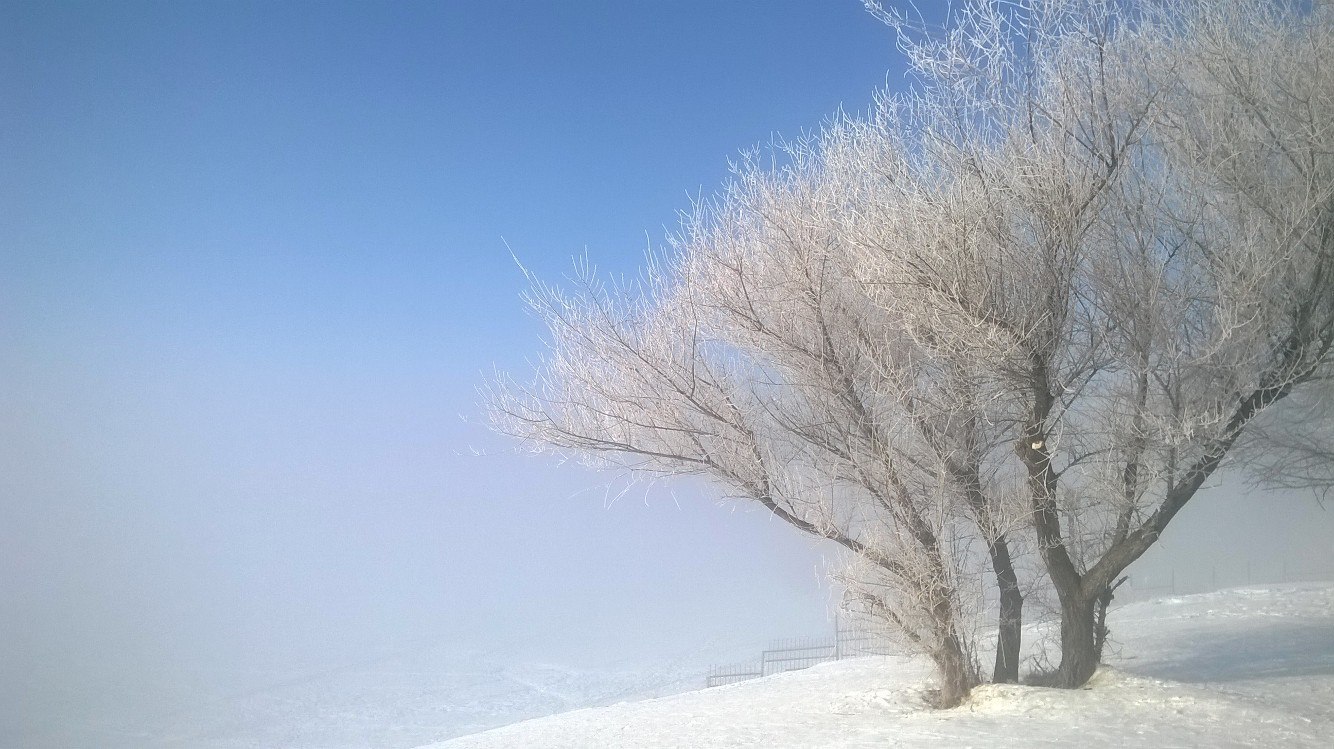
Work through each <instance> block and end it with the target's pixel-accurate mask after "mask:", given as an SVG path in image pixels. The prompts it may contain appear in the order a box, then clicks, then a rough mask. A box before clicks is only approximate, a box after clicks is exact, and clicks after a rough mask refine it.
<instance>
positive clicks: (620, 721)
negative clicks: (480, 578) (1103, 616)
mask: <svg viewBox="0 0 1334 749" xmlns="http://www.w3.org/2000/svg"><path fill="white" fill-rule="evenodd" d="M1109 626H1110V627H1111V628H1112V639H1113V640H1114V641H1115V644H1112V645H1111V646H1110V648H1109V652H1108V654H1107V658H1106V660H1107V661H1108V665H1107V666H1105V667H1104V668H1102V669H1101V670H1100V671H1099V672H1098V673H1097V674H1096V675H1095V677H1094V679H1093V681H1092V682H1091V683H1090V684H1089V685H1088V686H1087V687H1086V688H1084V689H1080V690H1055V689H1043V688H1036V687H1021V686H993V685H988V686H983V687H981V688H979V689H978V690H976V692H975V693H974V696H973V698H972V699H971V700H970V701H969V702H968V703H966V704H965V705H963V706H961V707H959V708H956V709H954V710H948V711H939V710H932V709H929V708H928V707H926V706H925V704H924V687H923V679H924V678H925V674H926V673H927V669H926V668H925V666H924V664H922V663H920V662H912V661H906V660H905V659H896V658H883V657H882V658H858V659H854V660H846V661H839V662H832V663H824V664H821V665H818V666H815V667H813V668H810V669H807V670H804V671H795V672H789V673H784V674H778V675H775V676H770V677H767V678H764V679H756V680H753V681H748V682H743V683H739V684H731V685H727V686H721V687H715V688H713V689H706V690H699V691H693V692H687V693H684V694H677V695H674V696H669V697H662V698H657V699H650V700H646V701H641V702H626V703H621V704H617V705H611V706H606V707H596V708H588V709H583V710H576V711H573V712H568V713H563V714H559V715H552V716H549V717H546V718H538V719H534V720H528V721H525V722H522V723H516V724H514V725H510V726H505V727H503V728H497V729H494V730H491V731H487V732H485V733H479V734H474V735H471V736H463V737H460V738H456V739H453V740H450V741H445V742H443V743H438V744H433V745H431V749H499V748H501V747H532V748H533V749H539V748H551V749H555V748H557V747H569V748H570V749H589V748H591V747H694V748H696V749H722V748H724V747H727V748H733V747H822V748H824V747H886V746H932V747H940V746H950V747H967V746H978V747H981V746H985V747H1009V746H1013V747H1033V746H1083V747H1101V746H1118V747H1121V746H1127V747H1241V746H1265V747H1271V746H1272V747H1322V748H1326V749H1327V748H1328V747H1334V584H1308V585H1290V586H1281V587H1264V588H1239V589H1233V590H1227V591H1222V592H1217V593H1205V594H1199V595H1191V596H1181V597H1172V598H1166V599H1161V600H1156V601H1146V602H1140V603H1132V604H1127V605H1124V606H1120V607H1116V608H1114V609H1113V611H1112V612H1111V614H1110V616H1109ZM1030 639H1031V638H1030Z"/></svg>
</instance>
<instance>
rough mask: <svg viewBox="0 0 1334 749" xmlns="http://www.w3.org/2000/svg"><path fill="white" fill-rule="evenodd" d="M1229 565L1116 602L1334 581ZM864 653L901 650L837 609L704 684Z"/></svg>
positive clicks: (1134, 578) (1130, 585)
mask: <svg viewBox="0 0 1334 749" xmlns="http://www.w3.org/2000/svg"><path fill="white" fill-rule="evenodd" d="M1232 567H1233V568H1228V567H1225V566H1221V565H1215V566H1210V567H1207V568H1201V569H1197V570H1190V571H1186V570H1181V571H1178V570H1177V569H1175V568H1170V569H1168V570H1166V571H1164V572H1161V573H1159V574H1158V575H1157V576H1152V575H1135V574H1131V575H1130V579H1129V580H1128V581H1127V584H1126V585H1124V586H1122V587H1120V588H1118V589H1117V591H1116V600H1117V601H1118V602H1120V603H1128V602H1131V601H1137V600H1144V599H1150V598H1160V597H1163V596H1167V595H1181V594H1188V593H1207V592H1211V591H1215V590H1220V589H1222V588H1230V587H1237V586H1241V585H1259V584H1283V583H1300V582H1317V581H1334V570H1332V569H1328V568H1320V567H1310V566H1305V565H1300V564H1295V563H1290V562H1287V561H1284V560H1281V559H1279V560H1265V561H1264V562H1254V563H1253V562H1251V561H1247V560H1239V561H1238V562H1236V563H1234V565H1233V566H1232ZM866 655H880V656H885V655H902V649H901V648H899V647H897V646H896V644H895V641H894V639H893V637H892V636H891V635H890V630H889V629H888V628H887V627H886V626H884V625H881V624H878V623H876V622H875V621H874V620H872V619H870V618H869V617H866V616H857V615H852V614H847V613H843V614H840V615H839V617H838V618H837V619H835V622H834V634H833V636H832V637H816V638H799V639H788V640H777V641H775V642H772V643H770V646H769V648H768V649H766V650H764V651H763V652H762V653H760V659H759V662H758V663H756V662H754V661H752V662H748V663H738V664H732V665H728V666H715V667H714V668H712V669H710V670H709V674H708V677H707V679H706V681H705V684H706V686H709V687H717V686H722V685H723V684H735V683H737V682H740V681H746V680H748V679H758V678H760V677H761V676H769V675H771V674H778V673H783V672H784V671H797V670H800V669H803V668H810V667H811V666H814V665H816V664H818V663H824V662H826V661H835V660H840V659H843V658H856V657H860V656H866Z"/></svg>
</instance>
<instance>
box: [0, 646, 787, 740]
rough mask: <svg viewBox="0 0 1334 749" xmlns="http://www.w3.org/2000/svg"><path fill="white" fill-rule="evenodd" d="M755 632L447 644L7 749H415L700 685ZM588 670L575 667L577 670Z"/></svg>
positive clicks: (746, 651) (89, 723)
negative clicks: (686, 638)
mask: <svg viewBox="0 0 1334 749" xmlns="http://www.w3.org/2000/svg"><path fill="white" fill-rule="evenodd" d="M762 645H763V640H755V639H754V637H753V636H751V635H739V636H737V637H735V638H729V639H727V640H724V641H717V642H707V643H695V644H693V645H692V646H690V648H689V649H688V650H686V651H682V652H671V653H669V654H667V655H666V656H662V655H659V657H657V658H654V659H652V660H649V659H647V658H646V657H645V656H643V655H638V656H633V657H630V658H628V659H625V660H619V661H607V660H606V659H605V658H601V659H600V658H598V657H596V655H597V654H578V653H566V654H564V655H555V654H553V655H552V656H551V657H550V658H549V659H547V660H538V659H536V658H534V657H533V656H532V654H523V653H517V654H516V653H515V652H512V651H511V650H509V649H507V648H505V647H499V648H497V649H488V650H475V649H474V650H469V649H460V648H459V647H458V646H456V645H452V644H449V643H442V644H438V645H434V646H424V647H413V648H406V649H404V650H403V651H402V652H400V653H397V654H394V655H388V656H378V657H368V658H366V659H365V660H364V661H363V662H360V663H352V664H346V665H342V666H337V667H331V668H325V669H322V670H315V671H309V672H296V673H290V674H288V673H274V674H272V675H269V676H267V678H265V679H262V680H261V679H255V681H266V682H267V685H264V686H260V687H257V688H251V689H246V690H237V691H232V692H226V691H222V690H219V691H218V692H216V693H212V694H208V693H203V694H199V695H192V699H190V700H188V701H187V700H182V703H181V704H179V705H176V706H172V707H170V708H168V709H164V710H162V711H160V712H159V714H157V715H154V716H151V717H149V718H146V719H145V718H137V719H136V718H134V717H131V716H130V715H128V714H127V715H125V716H123V717H121V718H119V719H118V718H117V717H116V716H114V715H113V716H112V717H110V718H106V719H101V720H83V721H70V722H69V725H66V726H62V727H61V728H59V729H58V730H52V731H49V732H46V733H44V734H41V735H36V736H25V735H19V736H11V735H7V734H6V733H5V731H4V730H3V728H2V727H0V747H5V748H6V749H7V748H8V747H28V746H31V747H42V748H43V749H45V748H46V747H61V748H62V749H67V748H75V749H83V748H84V747H87V748H88V749H93V748H94V747H96V748H97V749H150V748H154V747H161V748H163V749H165V748H166V747H191V749H273V748H275V747H283V748H284V749H365V748H366V747H374V748H375V749H407V747H413V746H418V745H420V744H423V743H426V742H431V741H439V740H441V739H445V738H449V737H453V736H462V735H465V734H470V733H475V732H477V731H484V730H486V729H488V728H494V727H496V726H503V725H506V724H510V723H514V722H516V721H521V720H525V719H528V718H534V717H539V716H544V715H551V714H553V713H560V712H564V711H568V710H573V709H576V708H582V707H588V706H591V705H606V704H611V703H615V702H620V701H624V700H631V699H644V698H649V697H657V696H662V695H667V694H675V693H679V692H683V691H687V690H692V689H698V688H699V687H700V686H701V685H702V684H703V683H704V678H705V674H706V673H707V671H708V669H709V666H711V665H712V664H714V663H718V662H722V661H728V660H738V659H740V658H742V657H753V656H754V655H755V654H757V653H758V652H759V650H760V648H761V647H762ZM572 663H577V664H581V665H579V666H574V665H570V664H572Z"/></svg>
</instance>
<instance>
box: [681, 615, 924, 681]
mask: <svg viewBox="0 0 1334 749" xmlns="http://www.w3.org/2000/svg"><path fill="white" fill-rule="evenodd" d="M897 652H898V651H897V650H896V649H895V647H894V644H893V642H892V640H891V639H890V637H889V632H888V631H887V630H882V629H880V628H876V627H856V626H852V625H850V624H849V623H848V622H845V621H843V620H841V619H840V620H837V621H836V622H835V625H834V635H833V636H832V637H814V638H812V637H807V638H798V639H788V640H776V641H774V642H772V643H770V645H769V647H768V648H767V649H766V650H764V651H763V652H762V653H760V660H759V663H758V664H757V663H754V662H751V663H738V664H732V665H728V666H716V667H714V668H713V669H711V670H710V671H709V674H708V677H707V678H706V680H705V685H706V686H709V687H717V686H722V685H723V684H735V683H737V682H739V681H746V680H748V679H758V678H760V677H761V676H770V675H773V674H780V673H783V672H785V671H799V670H801V669H803V668H810V667H811V666H814V665H816V664H819V663H825V662H827V661H836V660H840V659H843V658H856V657H860V656H864V655H895V654H897Z"/></svg>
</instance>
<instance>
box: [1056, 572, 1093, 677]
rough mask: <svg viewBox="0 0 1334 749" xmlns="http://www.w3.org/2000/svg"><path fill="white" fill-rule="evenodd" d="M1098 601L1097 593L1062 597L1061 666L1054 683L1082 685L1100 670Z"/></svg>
mask: <svg viewBox="0 0 1334 749" xmlns="http://www.w3.org/2000/svg"><path fill="white" fill-rule="evenodd" d="M1096 604H1097V597H1096V596H1083V595H1078V596H1071V597H1069V598H1064V597H1063V598H1062V599H1061V665H1060V667H1059V669H1058V670H1057V672H1056V684H1055V685H1054V686H1058V687H1064V688H1066V689H1074V688H1075V687H1080V686H1083V685H1084V684H1085V683H1086V682H1087V681H1088V680H1089V679H1090V678H1092V677H1093V672H1094V671H1096V670H1097V669H1098V660H1099V659H1100V658H1101V655H1102V654H1101V653H1099V652H1098V644H1099V642H1098V640H1099V638H1098V625H1097V616H1096V610H1097V605H1096Z"/></svg>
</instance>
